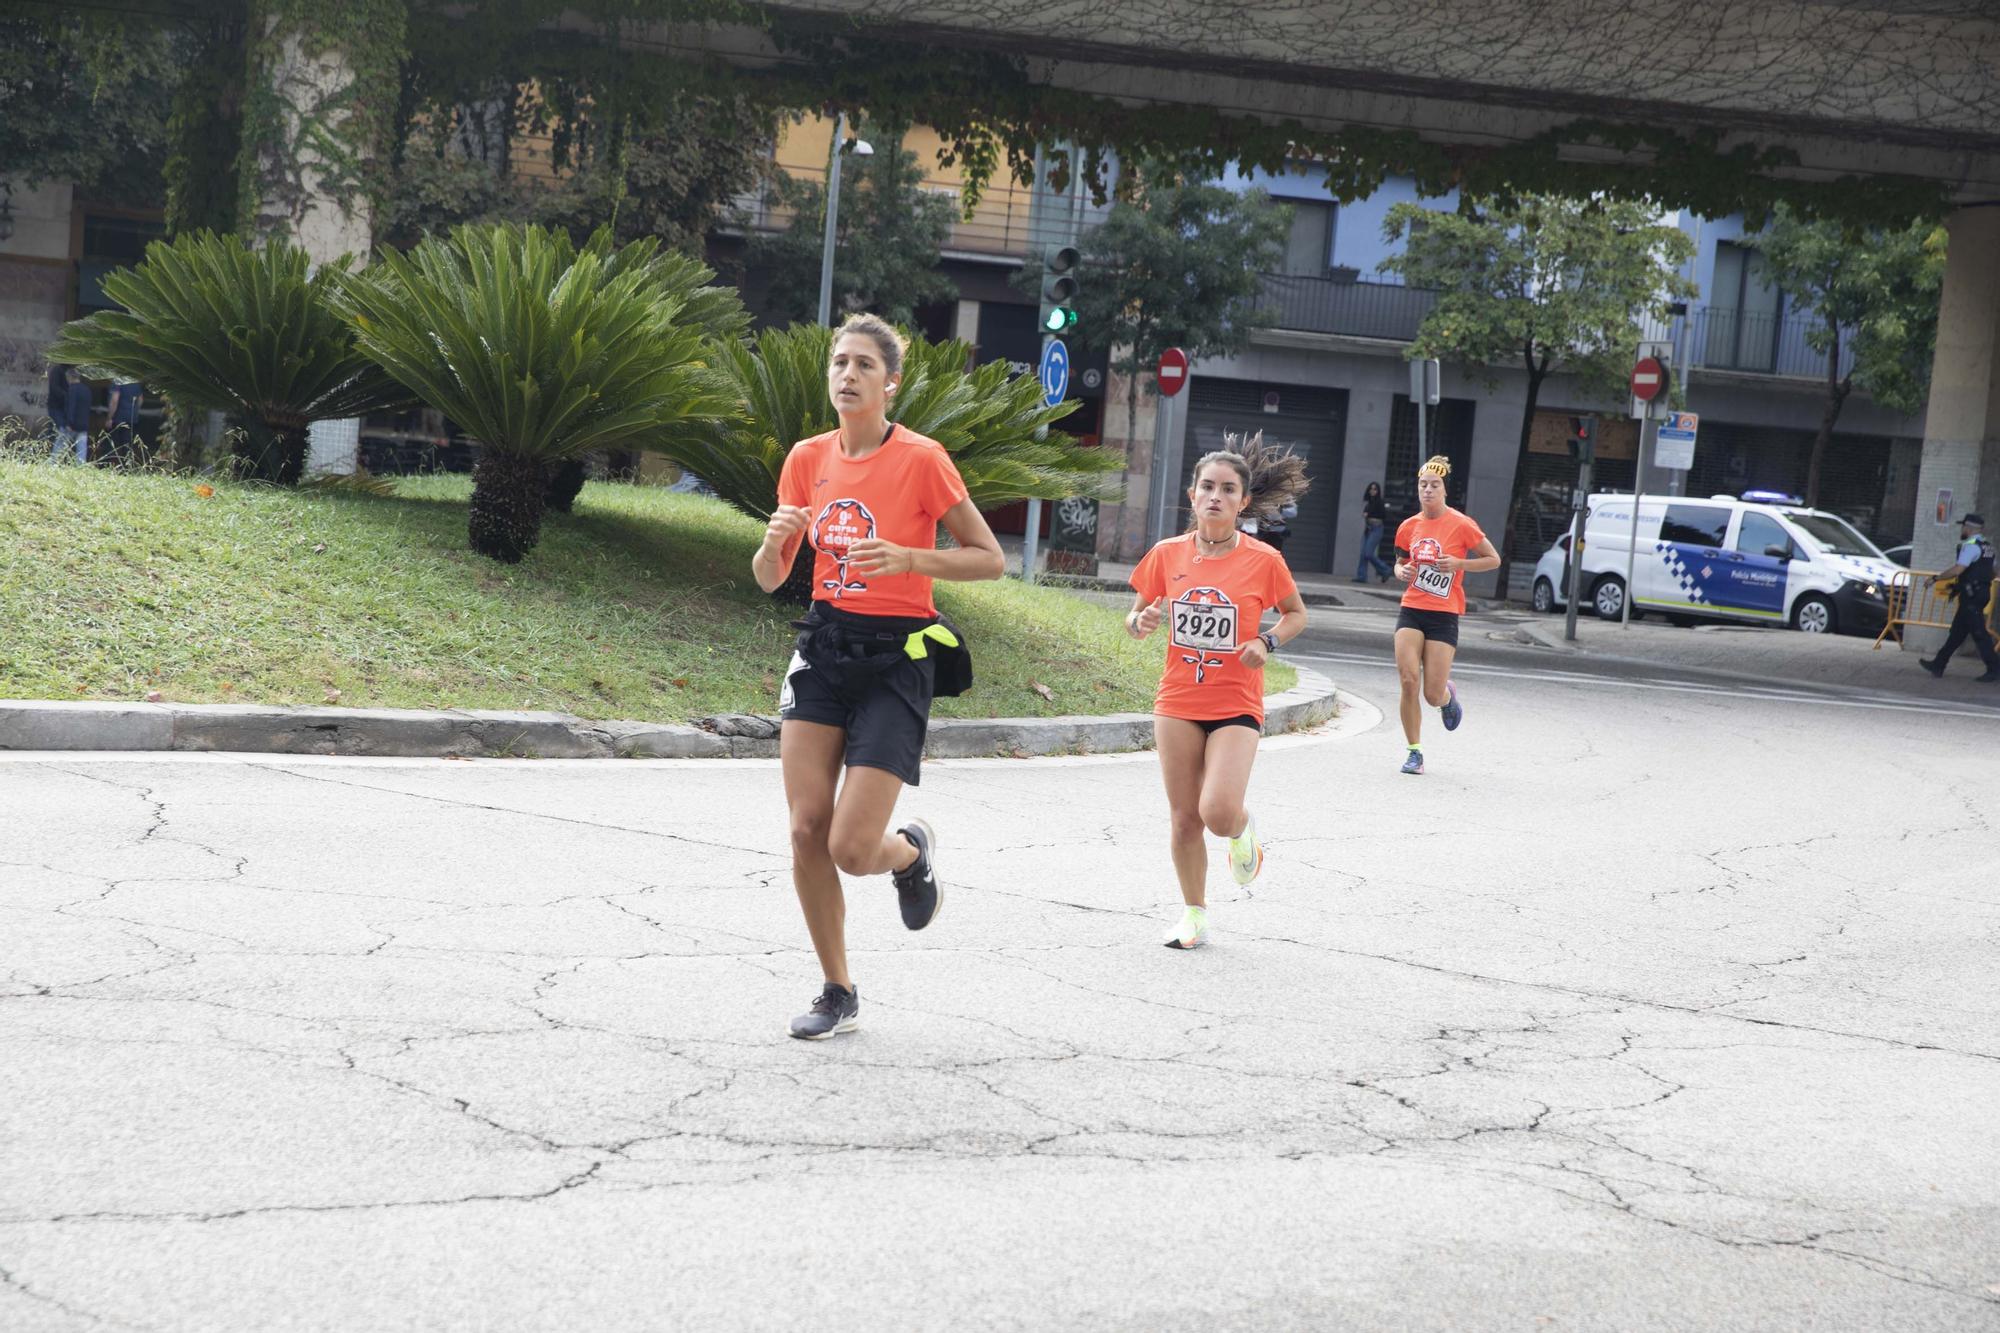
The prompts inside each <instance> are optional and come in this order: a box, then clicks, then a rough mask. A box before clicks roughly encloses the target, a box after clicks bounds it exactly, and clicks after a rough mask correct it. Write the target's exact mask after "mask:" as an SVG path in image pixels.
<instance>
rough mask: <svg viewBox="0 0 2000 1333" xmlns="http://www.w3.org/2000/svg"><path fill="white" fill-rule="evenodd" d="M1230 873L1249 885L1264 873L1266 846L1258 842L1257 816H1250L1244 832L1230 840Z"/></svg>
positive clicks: (1245, 823) (1247, 817)
mask: <svg viewBox="0 0 2000 1333" xmlns="http://www.w3.org/2000/svg"><path fill="white" fill-rule="evenodd" d="M1229 873H1230V874H1232V875H1234V876H1236V882H1237V883H1238V884H1248V883H1249V882H1250V881H1251V880H1253V879H1255V878H1257V876H1259V875H1261V874H1263V873H1264V844H1263V843H1261V842H1259V841H1258V840H1257V816H1255V815H1248V816H1246V817H1245V819H1244V821H1243V831H1242V832H1241V833H1239V834H1237V835H1236V836H1235V837H1233V838H1231V839H1230V840H1229Z"/></svg>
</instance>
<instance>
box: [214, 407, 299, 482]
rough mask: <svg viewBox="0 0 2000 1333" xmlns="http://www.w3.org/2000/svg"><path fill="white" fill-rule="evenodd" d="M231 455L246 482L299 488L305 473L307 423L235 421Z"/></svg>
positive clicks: (252, 419) (238, 419) (239, 419)
mask: <svg viewBox="0 0 2000 1333" xmlns="http://www.w3.org/2000/svg"><path fill="white" fill-rule="evenodd" d="M230 424H231V425H232V426H233V427H234V428H235V431H236V434H235V435H234V437H233V438H232V440H231V448H230V453H231V456H232V457H233V458H234V459H235V460H236V472H237V475H238V476H240V477H242V478H243V479H244V480H246V481H268V482H273V483H275V484H277V485H279V486H296V485H298V484H299V478H300V477H302V476H304V475H305V470H306V447H307V440H306V423H305V422H303V421H298V422H293V421H283V422H277V421H264V420H260V419H257V418H249V419H244V418H236V419H232V421H231V422H230Z"/></svg>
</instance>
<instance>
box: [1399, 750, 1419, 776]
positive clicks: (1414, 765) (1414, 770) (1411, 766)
mask: <svg viewBox="0 0 2000 1333" xmlns="http://www.w3.org/2000/svg"><path fill="white" fill-rule="evenodd" d="M1403 771H1404V772H1405V773H1408V774H1410V775H1411V776H1412V777H1421V776H1423V771H1424V752H1423V751H1422V750H1412V751H1410V757H1409V758H1408V759H1405V760H1404V761H1403Z"/></svg>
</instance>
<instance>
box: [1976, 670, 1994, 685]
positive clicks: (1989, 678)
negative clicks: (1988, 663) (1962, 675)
mask: <svg viewBox="0 0 2000 1333" xmlns="http://www.w3.org/2000/svg"><path fill="white" fill-rule="evenodd" d="M1973 679H1974V680H1976V681H1978V682H1979V683H1980V684H1981V685H1991V684H1992V683H1993V682H1994V681H1996V680H2000V667H1995V668H1994V669H1993V670H1991V671H1988V672H1987V673H1986V674H1985V675H1983V676H1974V677H1973Z"/></svg>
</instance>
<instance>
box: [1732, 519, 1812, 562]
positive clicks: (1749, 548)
mask: <svg viewBox="0 0 2000 1333" xmlns="http://www.w3.org/2000/svg"><path fill="white" fill-rule="evenodd" d="M1736 549H1737V550H1739V551H1741V552H1743V554H1745V555H1759V556H1782V557H1784V558H1786V559H1789V558H1790V557H1792V556H1793V555H1796V554H1797V552H1796V551H1794V550H1793V549H1792V537H1791V534H1790V533H1788V532H1786V531H1785V529H1784V528H1783V526H1781V525H1780V524H1779V522H1778V520H1777V519H1775V518H1772V517H1771V516H1770V515H1769V514H1758V513H1746V514H1745V515H1743V525H1742V526H1741V527H1739V528H1738V529H1737V530H1736Z"/></svg>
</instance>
